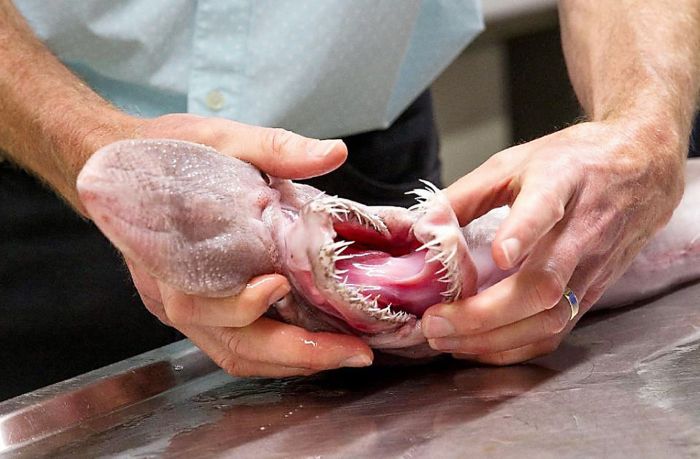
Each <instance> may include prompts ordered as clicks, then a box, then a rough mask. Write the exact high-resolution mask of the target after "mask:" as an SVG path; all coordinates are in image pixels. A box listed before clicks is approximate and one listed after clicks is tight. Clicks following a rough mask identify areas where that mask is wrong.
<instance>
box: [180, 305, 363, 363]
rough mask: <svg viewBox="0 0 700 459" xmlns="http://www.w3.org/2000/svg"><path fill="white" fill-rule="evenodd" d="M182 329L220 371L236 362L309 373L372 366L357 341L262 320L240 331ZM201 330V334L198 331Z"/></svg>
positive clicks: (236, 329) (359, 341) (274, 321)
mask: <svg viewBox="0 0 700 459" xmlns="http://www.w3.org/2000/svg"><path fill="white" fill-rule="evenodd" d="M192 328H193V327H186V328H184V329H183V331H186V333H185V334H187V336H188V337H190V338H191V339H192V340H193V341H197V344H198V345H200V346H201V347H202V348H203V349H204V350H205V351H206V352H207V353H208V354H209V355H210V356H211V357H212V358H213V359H214V360H215V362H216V363H217V364H219V366H221V367H222V368H227V367H231V366H232V365H235V362H237V361H238V360H240V359H243V360H248V361H251V362H260V363H265V364H271V365H281V366H286V367H294V368H306V369H310V370H328V369H333V368H340V367H363V366H368V365H370V364H371V363H372V358H373V355H372V351H371V350H370V348H369V347H368V346H367V345H366V344H365V343H364V342H362V341H361V340H360V339H359V338H357V337H354V336H350V335H341V334H335V333H326V332H310V331H308V330H304V329H303V328H300V327H296V326H294V325H288V324H284V323H282V322H278V321H276V320H272V319H268V318H266V317H262V318H260V319H258V320H257V321H255V322H253V323H252V324H250V325H249V326H247V327H244V328H224V327H208V328H207V327H196V328H198V329H194V330H192ZM201 330H204V331H201Z"/></svg>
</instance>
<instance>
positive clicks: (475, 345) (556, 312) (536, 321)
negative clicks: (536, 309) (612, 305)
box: [428, 299, 572, 355]
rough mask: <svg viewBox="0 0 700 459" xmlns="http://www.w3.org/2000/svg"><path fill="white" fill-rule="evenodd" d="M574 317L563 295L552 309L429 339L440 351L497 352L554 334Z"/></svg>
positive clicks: (561, 329) (474, 353)
mask: <svg viewBox="0 0 700 459" xmlns="http://www.w3.org/2000/svg"><path fill="white" fill-rule="evenodd" d="M571 318H572V317H571V308H570V306H569V303H567V302H566V301H565V300H563V299H562V301H560V302H559V303H558V304H557V305H556V306H555V307H553V308H552V309H548V310H546V311H543V312H541V313H539V314H536V315H534V316H532V317H528V318H527V319H524V320H521V321H518V322H515V323H513V324H510V325H506V326H504V327H500V328H497V329H495V330H491V331H489V332H486V333H481V334H478V335H469V336H456V337H447V338H434V339H430V340H428V343H429V344H430V347H432V348H433V349H435V350H437V351H440V352H452V353H464V354H472V355H488V354H494V353H497V352H503V351H507V350H510V349H516V348H519V347H522V346H526V345H528V344H532V343H536V342H539V341H543V340H546V339H549V338H552V337H554V336H556V335H558V334H559V333H561V332H562V331H563V330H564V329H565V328H566V327H567V325H568V324H569V320H570V319H571Z"/></svg>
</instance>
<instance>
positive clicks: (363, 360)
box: [340, 354, 372, 368]
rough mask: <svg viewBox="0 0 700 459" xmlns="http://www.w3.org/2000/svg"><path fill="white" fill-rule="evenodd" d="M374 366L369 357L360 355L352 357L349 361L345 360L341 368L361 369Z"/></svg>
mask: <svg viewBox="0 0 700 459" xmlns="http://www.w3.org/2000/svg"><path fill="white" fill-rule="evenodd" d="M371 364H372V359H370V358H369V357H368V356H366V355H364V354H360V355H355V356H352V357H350V358H349V359H347V360H343V361H342V362H341V363H340V366H341V367H352V368H359V367H368V366H370V365H371Z"/></svg>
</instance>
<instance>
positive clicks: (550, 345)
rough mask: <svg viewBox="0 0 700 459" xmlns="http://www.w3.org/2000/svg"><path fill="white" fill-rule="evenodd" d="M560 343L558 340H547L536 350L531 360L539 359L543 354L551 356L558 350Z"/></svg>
mask: <svg viewBox="0 0 700 459" xmlns="http://www.w3.org/2000/svg"><path fill="white" fill-rule="evenodd" d="M559 344H560V341H559V340H558V339H554V338H552V339H548V340H545V341H544V342H542V344H541V345H540V346H539V348H538V349H537V352H536V354H535V355H533V356H532V357H531V358H535V357H539V356H541V355H545V354H551V353H552V352H554V351H556V350H557V349H558V348H559Z"/></svg>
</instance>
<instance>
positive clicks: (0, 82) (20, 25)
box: [0, 0, 131, 208]
mask: <svg viewBox="0 0 700 459" xmlns="http://www.w3.org/2000/svg"><path fill="white" fill-rule="evenodd" d="M130 126H131V118H130V117H128V116H127V115H125V114H123V113H121V112H120V111H118V110H117V109H115V108H114V107H112V106H110V105H109V103H108V102H106V101H105V100H103V99H102V98H101V97H99V96H98V95H97V94H96V93H94V92H93V91H92V90H91V89H90V88H89V87H88V86H86V85H85V84H84V83H83V82H81V81H80V80H79V79H78V78H77V77H75V76H74V75H73V74H72V73H71V72H70V71H69V70H68V69H67V68H66V67H65V66H64V65H63V64H61V62H60V61H59V60H58V59H56V58H55V57H54V56H53V55H52V54H51V52H50V51H49V50H48V49H46V48H45V47H44V45H43V44H42V43H41V42H40V41H39V40H38V39H37V38H36V37H35V36H34V35H33V33H32V31H31V29H30V28H29V27H28V26H27V24H26V22H25V21H24V19H23V18H22V16H21V15H20V14H19V13H18V12H17V10H16V9H15V8H14V6H13V5H12V2H10V1H9V0H0V150H2V151H3V152H4V154H5V155H7V156H9V158H10V159H11V160H12V161H14V162H15V163H17V164H19V165H20V166H22V167H24V168H25V169H27V170H29V171H30V172H32V173H33V174H35V175H37V176H38V177H40V178H41V179H42V180H43V181H45V182H47V183H48V184H49V185H50V186H51V187H53V188H54V189H55V190H56V191H57V192H58V193H59V194H60V195H61V196H63V198H65V199H66V200H67V201H68V202H69V203H70V204H71V205H72V206H74V207H75V208H80V205H79V201H78V198H77V194H76V191H75V178H76V176H77V174H78V172H79V171H80V169H81V167H82V165H83V163H84V162H85V161H86V160H87V158H88V157H89V156H90V154H91V153H92V152H94V151H95V150H96V149H98V148H99V147H100V146H102V145H104V144H106V143H109V142H111V141H113V140H117V139H119V138H124V137H125V134H126V133H125V132H124V131H125V130H128V129H130Z"/></svg>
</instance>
